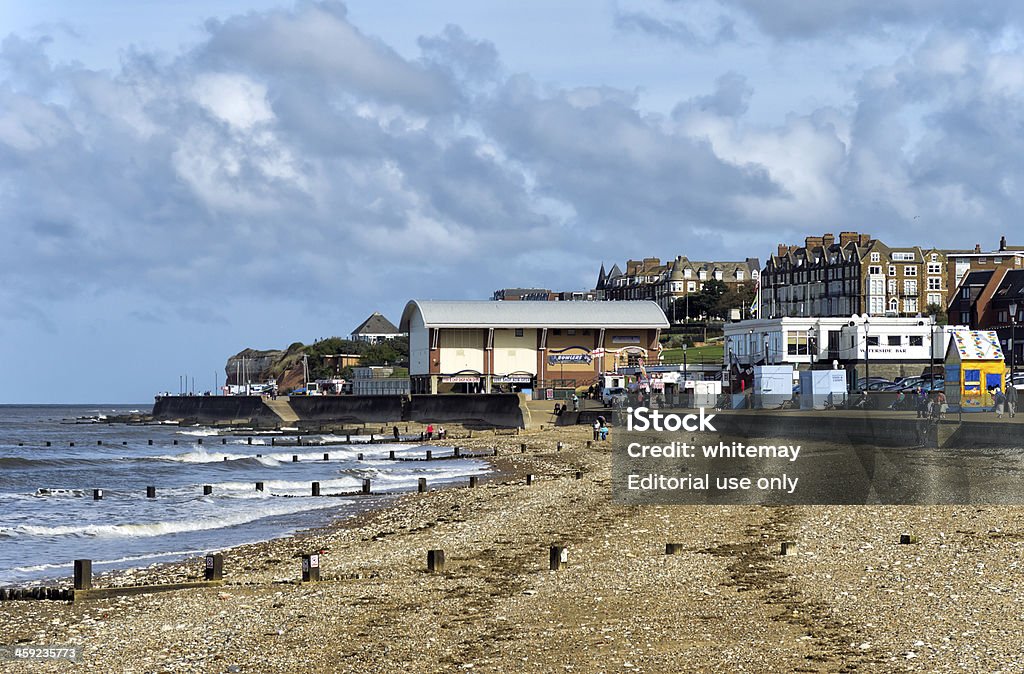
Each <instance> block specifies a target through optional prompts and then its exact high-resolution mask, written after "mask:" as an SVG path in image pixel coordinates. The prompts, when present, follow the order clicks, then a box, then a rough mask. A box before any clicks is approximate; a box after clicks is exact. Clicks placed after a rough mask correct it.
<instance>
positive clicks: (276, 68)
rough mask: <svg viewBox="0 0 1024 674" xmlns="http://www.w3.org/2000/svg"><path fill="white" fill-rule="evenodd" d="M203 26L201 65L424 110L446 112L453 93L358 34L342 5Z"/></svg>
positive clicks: (444, 82)
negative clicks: (204, 38)
mask: <svg viewBox="0 0 1024 674" xmlns="http://www.w3.org/2000/svg"><path fill="white" fill-rule="evenodd" d="M207 30H208V31H209V33H210V39H209V41H208V42H207V43H206V45H205V46H204V47H203V48H202V49H201V50H199V52H198V53H196V54H195V55H194V58H195V59H196V60H197V61H198V62H199V63H200V64H202V65H204V66H206V67H212V68H228V69H242V70H250V71H257V72H260V73H263V74H271V75H275V76H277V77H280V78H282V79H289V80H291V81H293V82H296V83H302V84H304V85H306V86H311V87H312V86H321V87H328V88H329V89H330V90H331V91H333V92H335V93H339V94H340V93H352V94H355V95H359V96H367V97H370V98H372V99H374V100H377V101H380V102H382V103H396V104H399V105H403V106H409V107H412V108H414V109H420V110H424V111H442V110H445V109H448V108H450V107H451V106H452V104H453V102H454V101H455V100H456V99H457V97H458V91H457V90H456V89H455V88H454V87H453V86H452V84H451V82H450V81H449V80H448V79H447V78H446V77H444V76H443V74H442V73H440V72H438V71H436V70H434V69H432V68H429V67H424V66H422V65H420V64H417V63H411V62H409V61H406V60H405V59H403V58H402V57H401V56H399V55H398V54H397V52H395V51H394V50H393V49H392V48H391V47H389V46H387V45H386V44H384V43H383V42H381V41H380V40H378V39H375V38H371V37H368V36H366V35H364V34H363V33H362V32H360V31H359V30H358V29H357V28H356V27H355V26H353V25H352V24H351V23H350V22H349V21H348V20H347V18H346V10H345V7H344V5H342V4H341V3H337V2H320V3H305V4H303V5H301V9H300V10H298V11H294V12H290V11H285V10H277V11H272V12H269V13H265V14H256V13H250V14H247V15H244V16H236V17H233V18H230V19H227V20H225V21H223V22H220V21H212V20H211V21H209V22H208V23H207Z"/></svg>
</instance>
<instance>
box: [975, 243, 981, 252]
mask: <svg viewBox="0 0 1024 674" xmlns="http://www.w3.org/2000/svg"><path fill="white" fill-rule="evenodd" d="M974 252H975V253H980V252H981V244H980V243H976V244H974Z"/></svg>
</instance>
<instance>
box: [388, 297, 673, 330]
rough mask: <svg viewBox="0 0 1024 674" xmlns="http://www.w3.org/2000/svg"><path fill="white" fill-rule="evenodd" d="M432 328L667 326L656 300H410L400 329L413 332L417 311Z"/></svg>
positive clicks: (663, 313) (403, 314) (403, 313)
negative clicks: (414, 314)
mask: <svg viewBox="0 0 1024 674" xmlns="http://www.w3.org/2000/svg"><path fill="white" fill-rule="evenodd" d="M417 311H418V312H419V313H420V315H421V316H422V317H423V322H424V324H425V325H426V326H427V327H428V328H598V329H599V328H667V327H668V320H666V318H665V312H663V311H662V310H661V307H659V306H658V305H657V304H655V303H654V302H649V301H635V302H495V301H490V300H468V301H467V300H461V301H459V300H410V301H409V303H408V304H406V305H405V311H403V312H402V320H401V323H400V329H401V330H402V331H404V332H408V331H409V323H410V321H411V320H412V316H413V313H414V312H417Z"/></svg>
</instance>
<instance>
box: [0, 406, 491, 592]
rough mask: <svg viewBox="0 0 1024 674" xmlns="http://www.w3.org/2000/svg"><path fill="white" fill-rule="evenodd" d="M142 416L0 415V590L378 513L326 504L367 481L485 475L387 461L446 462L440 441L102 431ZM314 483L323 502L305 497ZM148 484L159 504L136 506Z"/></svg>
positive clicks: (382, 483) (12, 410)
mask: <svg viewBox="0 0 1024 674" xmlns="http://www.w3.org/2000/svg"><path fill="white" fill-rule="evenodd" d="M140 411H141V412H144V413H145V412H148V411H149V407H148V406H142V405H71V406H52V405H0V586H31V585H36V584H42V583H45V582H48V581H51V580H57V579H67V578H70V577H71V575H72V573H73V565H74V560H76V559H91V560H93V572H94V573H102V572H105V571H110V570H115V569H125V568H139V567H146V566H150V565H153V564H159V563H163V562H170V561H175V560H179V559H183V558H186V557H190V556H193V555H199V554H205V553H209V552H213V551H221V550H224V549H226V548H229V547H233V546H236V545H241V544H245V543H253V542H257V541H265V540H269V539H272V538H278V537H282V536H287V535H289V534H292V533H294V532H296V531H299V530H303V529H309V528H311V527H317V526H322V525H325V524H328V523H330V522H331V521H333V520H336V519H339V518H345V517H351V516H353V515H355V514H357V513H359V512H362V511H364V510H365V509H366V508H368V507H382V506H383V505H385V504H386V503H387V502H388V501H389V499H388V498H387V497H383V496H369V497H366V496H337V497H328V496H327V495H329V494H340V493H346V492H353V491H359V489H360V488H361V486H362V481H363V479H364V478H370V480H371V485H372V491H373V492H374V493H378V492H386V493H392V494H393V493H401V492H405V491H415V490H416V488H417V482H418V479H419V478H421V477H424V478H426V479H427V481H428V484H429V485H431V486H432V487H433V486H435V485H436V486H443V485H446V484H453V483H455V482H463V481H465V479H466V478H467V477H468V476H471V475H482V474H484V473H486V472H488V471H489V469H490V468H489V464H487V463H486V462H484V461H481V460H475V459H470V458H464V459H459V460H451V461H430V462H427V461H391V460H389V459H388V456H389V452H391V451H392V450H394V451H395V453H396V457H398V458H402V457H408V458H422V457H423V456H424V455H425V450H427V449H430V450H432V452H433V456H434V457H435V458H437V457H444V456H448V455H451V454H452V453H453V451H454V450H453V448H452V447H451V446H444V445H443V444H420V443H415V442H403V443H388V444H372V445H371V444H360V443H364V442H366V441H367V440H369V436H365V437H364V436H351V438H345V437H339V436H331V435H323V434H321V435H307V434H305V433H304V434H303V436H302V440H303V443H304V446H302V447H273V446H271V439H272V438H278V439H279V440H280V441H283V442H289V441H290V442H294V441H295V437H296V434H295V432H294V431H292V432H290V431H289V430H287V429H285V430H282V431H281V432H275V433H265V432H257V431H253V430H251V429H230V430H228V429H223V428H221V429H214V428H209V427H204V426H191V427H179V426H177V425H168V424H159V423H153V424H123V423H107V422H106V420H107V419H108V418H111V417H114V416H116V415H124V414H129V413H133V412H140ZM250 438H251V442H252V444H249V442H250ZM225 440H226V444H225V443H224V441H225ZM346 440H349V441H350V442H351V443H352V444H338V443H344V442H345V441H346ZM150 441H152V444H150ZM175 441H177V444H175ZM47 442H49V443H50V446H49V447H47V446H46V443H47ZM309 442H313V443H317V442H322V443H325V444H324V445H323V446H313V447H310V446H305V445H306V443H309ZM72 443H73V444H72ZM325 453H326V454H328V456H329V459H328V460H327V461H325V460H324V454H325ZM360 453H362V454H363V460H361V461H360V460H358V458H357V455H358V454H360ZM294 456H297V457H298V461H294V460H293V457H294ZM314 481H318V482H319V483H320V490H321V494H322V495H323V496H321V497H320V498H315V497H312V496H311V483H312V482H314ZM257 482H263V483H264V491H257V490H256V483H257ZM149 486H153V487H156V498H147V497H146V488H147V487H149ZM205 486H210V487H212V488H213V492H212V494H209V495H204V493H203V492H204V487H205ZM97 489H99V490H102V499H100V500H96V499H94V490H97Z"/></svg>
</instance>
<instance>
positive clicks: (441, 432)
mask: <svg viewBox="0 0 1024 674" xmlns="http://www.w3.org/2000/svg"><path fill="white" fill-rule="evenodd" d="M434 432H435V431H434V424H427V430H426V433H424V436H425V438H424V439H426V440H433V439H434ZM447 437H448V431H446V430H445V429H444V426H438V427H437V439H438V440H444V439H445V438H447Z"/></svg>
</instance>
